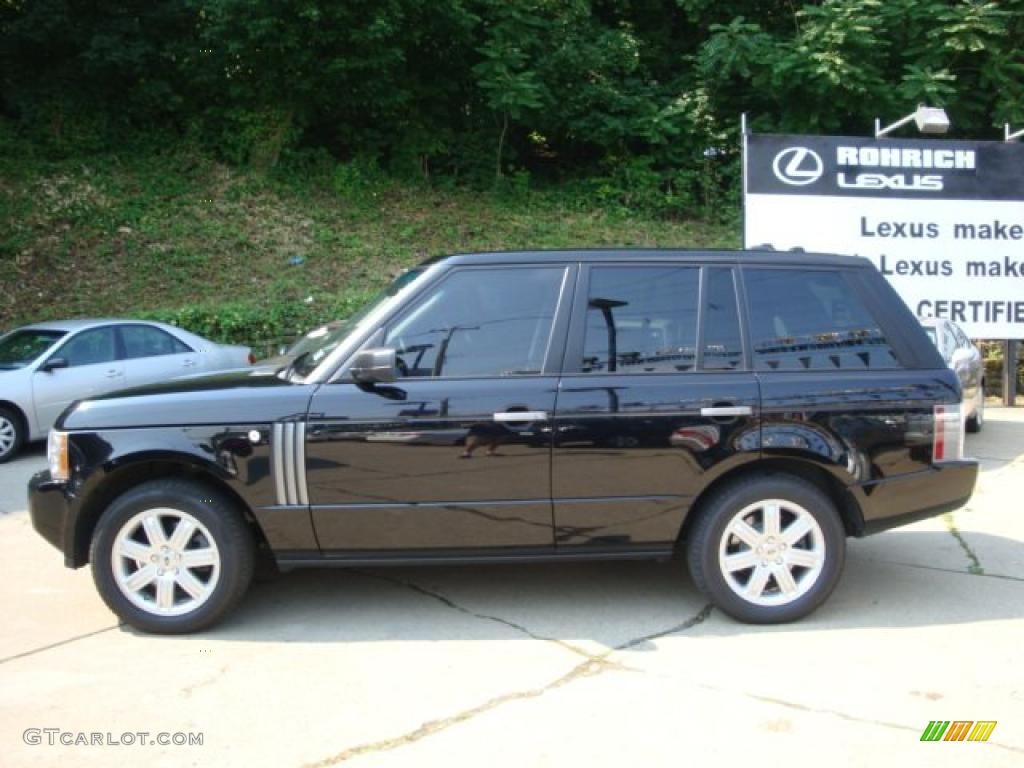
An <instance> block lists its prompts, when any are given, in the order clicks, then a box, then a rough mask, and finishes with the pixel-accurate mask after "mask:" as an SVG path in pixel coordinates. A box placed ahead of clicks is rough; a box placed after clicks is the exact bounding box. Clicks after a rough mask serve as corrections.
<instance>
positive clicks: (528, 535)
mask: <svg viewBox="0 0 1024 768" xmlns="http://www.w3.org/2000/svg"><path fill="white" fill-rule="evenodd" d="M572 271H573V270H572V269H571V268H568V267H565V266H561V265H537V266H523V267H507V268H462V269H456V270H453V271H452V272H451V273H449V274H448V275H447V276H445V277H444V278H443V279H442V280H441V281H440V282H439V283H436V284H434V285H433V286H431V287H429V288H427V289H426V291H425V293H424V294H423V295H422V296H421V297H419V298H417V299H416V300H414V301H413V302H412V304H411V306H410V307H408V308H407V309H405V310H404V311H403V312H402V313H401V314H400V315H399V316H398V317H397V318H395V319H394V320H392V321H391V322H389V323H388V327H386V328H383V329H381V331H380V332H379V333H378V334H375V337H374V339H375V341H374V345H377V344H378V343H379V344H382V345H383V346H388V347H393V348H395V349H396V350H397V352H398V359H399V368H400V371H401V375H400V377H399V378H398V380H397V381H395V382H394V383H392V384H388V385H375V386H373V387H362V388H361V387H360V386H357V385H356V384H354V383H352V382H344V381H343V382H338V383H332V384H326V385H324V386H322V387H321V388H320V389H319V390H318V391H317V393H316V394H315V395H314V397H313V400H312V402H311V404H310V412H309V419H308V426H307V432H308V444H307V446H306V468H307V484H308V493H309V503H310V505H311V509H312V515H313V523H314V525H315V528H316V533H317V538H318V539H319V542H320V547H321V549H322V550H323V551H324V553H325V554H336V555H345V554H359V553H362V554H369V553H387V552H389V551H396V552H397V551H399V550H400V551H402V552H408V551H414V550H418V551H419V552H421V553H423V554H424V555H431V554H437V555H443V554H444V553H446V552H449V551H454V550H459V551H461V552H465V551H467V550H493V549H494V548H499V547H500V548H510V549H516V550H518V551H535V550H536V551H547V552H550V551H551V550H552V548H553V536H552V522H551V484H550V477H551V428H550V425H551V416H552V414H553V412H554V408H555V396H556V389H557V383H558V378H557V371H556V370H554V366H556V365H557V363H558V362H559V361H560V359H561V346H562V341H563V340H562V339H561V338H559V336H560V335H561V336H564V330H565V325H566V323H567V320H566V319H565V318H564V316H565V315H566V309H562V310H560V309H559V307H560V304H561V297H562V294H563V293H564V292H565V291H566V290H567V289H568V288H567V286H570V285H571V281H570V280H569V279H568V278H569V277H570V273H571V272H572ZM559 318H562V319H561V320H560V319H559Z"/></svg>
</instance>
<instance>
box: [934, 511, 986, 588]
mask: <svg viewBox="0 0 1024 768" xmlns="http://www.w3.org/2000/svg"><path fill="white" fill-rule="evenodd" d="M965 509H966V507H965ZM942 520H943V522H944V523H945V524H946V529H947V530H948V531H949V532H950V534H951V535H952V536H953V538H954V539H956V541H957V543H958V544H959V545H960V549H962V550H963V551H964V554H965V555H967V560H968V564H967V572H968V573H970V574H971V575H973V576H984V575H985V569H984V568H982V567H981V561H980V560H979V559H978V556H977V555H976V554H974V550H972V549H971V548H970V546H969V545H968V544H967V541H966V540H965V539H964V537H963V534H962V533H960V529H959V528H957V527H956V521H955V520H954V519H953V513H952V512H947V513H946V514H944V515H943V516H942Z"/></svg>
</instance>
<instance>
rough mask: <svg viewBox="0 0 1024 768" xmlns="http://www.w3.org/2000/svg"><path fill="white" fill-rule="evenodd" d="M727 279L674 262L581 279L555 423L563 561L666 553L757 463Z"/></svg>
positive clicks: (748, 385) (753, 402)
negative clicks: (718, 494)
mask: <svg viewBox="0 0 1024 768" xmlns="http://www.w3.org/2000/svg"><path fill="white" fill-rule="evenodd" d="M733 272H734V270H733V269H732V268H731V267H728V266H725V265H723V266H710V267H704V268H701V267H700V266H697V265H691V264H687V263H685V262H683V263H679V264H650V265H641V264H638V265H629V266H626V265H622V266H617V265H607V266H605V265H595V266H593V267H591V268H590V269H589V270H585V271H584V273H583V274H582V275H581V281H580V282H581V286H580V290H579V291H577V299H576V302H575V304H576V307H575V311H574V313H573V329H572V331H571V334H570V337H569V344H568V348H567V351H566V361H565V367H566V373H565V375H564V376H563V378H562V380H561V384H560V388H559V394H558V408H557V410H556V415H555V443H554V458H553V464H552V477H553V496H554V503H555V534H556V545H557V547H558V548H559V549H560V550H569V549H579V550H581V551H583V550H588V549H590V550H600V551H611V550H623V551H624V550H631V551H644V550H656V551H666V552H667V551H668V550H669V549H670V548H671V547H672V545H673V543H674V541H675V539H676V537H677V536H678V534H679V531H680V527H681V525H682V523H683V520H684V518H685V515H686V513H687V511H688V510H689V508H690V506H691V504H692V502H693V500H694V498H695V497H696V495H697V494H698V493H699V492H700V491H701V490H702V489H703V488H705V487H706V486H707V485H708V484H709V483H710V482H711V481H712V480H713V478H714V477H716V476H717V475H719V474H721V473H722V472H723V471H725V470H727V469H728V468H730V467H732V466H736V465H738V464H740V463H743V462H745V461H749V460H752V459H754V458H756V457H757V455H758V451H759V445H758V441H759V431H758V421H757V416H758V413H757V412H758V407H759V395H758V384H757V381H756V380H755V378H754V375H753V373H751V372H750V370H749V366H748V365H747V364H746V361H745V356H744V350H743V343H742V334H741V330H740V328H741V326H740V322H739V316H738V311H737V306H738V305H737V292H736V286H735V278H734V274H733Z"/></svg>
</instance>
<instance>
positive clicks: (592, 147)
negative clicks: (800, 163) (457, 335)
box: [0, 0, 1024, 217]
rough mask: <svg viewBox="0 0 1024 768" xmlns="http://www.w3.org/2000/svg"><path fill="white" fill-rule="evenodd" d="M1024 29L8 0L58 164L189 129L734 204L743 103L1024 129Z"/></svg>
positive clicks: (852, 123)
mask: <svg viewBox="0 0 1024 768" xmlns="http://www.w3.org/2000/svg"><path fill="white" fill-rule="evenodd" d="M1021 40H1024V0H821V1H820V2H819V1H815V2H793V1H792V0H761V1H759V2H757V3H750V2H747V1H745V0H600V2H599V1H598V0H517V1H516V2H509V1H508V0H347V1H346V2H327V1H326V0H122V1H121V2H110V1H108V0H101V1H100V2H92V3H81V2H67V1H66V0H32V1H31V2H28V0H11V2H7V3H2V4H0V120H5V121H6V122H8V123H9V124H10V125H12V126H15V129H16V131H17V133H19V134H20V135H25V136H29V137H31V138H32V143H33V146H34V147H36V148H38V150H39V151H40V152H42V153H44V154H45V156H46V157H48V158H51V159H52V158H60V157H72V156H79V155H82V154H91V153H97V152H104V151H107V150H108V149H110V148H113V147H137V146H138V145H140V144H141V145H146V144H148V145H150V146H153V145H162V144H173V143H174V142H175V141H180V140H182V139H183V138H184V139H185V140H187V141H189V142H191V143H193V144H196V145H201V146H202V147H204V148H205V149H206V150H211V151H212V152H213V153H214V154H215V155H216V156H218V157H219V158H222V159H225V160H227V161H228V162H230V163H232V164H234V165H245V166H249V167H252V168H254V169H257V170H259V171H261V172H263V173H264V174H266V173H278V172H280V170H282V169H285V170H288V169H293V168H294V167H295V160H296V158H298V157H300V156H305V157H307V158H308V157H311V156H319V157H322V156H323V155H324V154H326V155H328V156H330V157H331V158H335V159H337V160H341V161H343V162H349V161H351V162H354V163H355V164H356V165H355V166H353V167H352V168H349V169H347V170H340V171H338V178H336V179H335V181H334V182H333V186H334V187H335V188H336V189H337V190H338V194H341V195H348V194H349V193H350V192H353V190H355V189H356V188H359V189H363V188H366V187H367V184H366V183H364V182H363V181H361V180H360V179H359V178H358V177H359V175H360V174H361V173H362V172H363V171H361V170H359V169H360V168H363V166H365V164H366V162H368V161H366V160H365V158H372V159H373V165H374V167H375V168H376V169H379V171H380V172H381V173H384V174H387V175H388V176H390V177H393V178H399V179H403V180H407V179H418V180H420V181H424V182H427V183H430V184H433V185H439V186H453V185H458V184H464V183H470V184H474V185H476V186H477V187H483V186H484V185H485V183H489V184H492V185H494V187H495V189H499V188H500V189H504V190H505V191H506V192H507V191H508V190H509V188H510V187H509V185H508V184H507V183H504V181H502V180H501V177H502V176H504V175H505V174H506V173H507V172H508V171H509V170H510V169H511V168H512V167H515V168H516V169H519V171H520V172H525V173H527V174H528V176H526V177H522V178H528V179H529V184H528V186H532V187H536V186H538V185H539V184H540V185H542V184H544V183H550V182H553V181H564V180H576V179H586V180H587V181H588V182H591V183H592V184H591V186H592V188H593V189H595V190H596V192H595V194H597V195H598V199H600V200H602V201H608V203H609V204H611V205H617V206H625V207H627V208H630V209H635V208H637V207H638V206H639V207H640V208H642V209H643V210H646V211H650V212H656V213H658V214H659V215H665V216H682V217H686V216H692V215H694V214H695V213H696V214H700V215H713V216H719V217H721V216H725V217H728V216H729V215H730V214H729V213H728V211H727V210H726V209H727V208H729V207H730V206H733V205H734V204H735V190H733V189H732V188H730V187H729V186H728V185H729V184H730V183H732V182H733V181H734V180H735V179H736V170H735V164H736V162H737V153H736V152H735V151H734V150H735V147H736V146H737V145H738V135H737V134H738V118H739V115H740V113H742V112H746V113H748V114H749V115H750V116H751V118H752V127H753V128H754V129H755V130H759V131H796V132H801V131H808V132H812V131H827V132H835V133H852V134H865V133H867V132H868V131H869V129H870V125H871V120H872V118H874V117H875V116H879V117H882V118H883V119H889V118H896V117H898V116H899V115H902V114H905V113H906V112H908V111H909V110H911V109H912V108H913V107H914V106H915V105H916V104H917V103H918V102H923V101H927V102H929V103H934V104H937V105H940V106H944V107H945V108H946V109H947V110H948V111H949V112H950V115H951V117H952V120H953V126H954V135H958V136H980V137H984V136H992V137H994V136H996V135H998V134H997V129H998V128H999V127H1000V126H1001V125H1002V123H1003V122H1004V121H1008V122H1011V123H1014V124H1021V123H1024V54H1022V49H1021V48H1020V41H1021ZM709 151H710V153H711V154H710V156H711V157H713V158H714V162H708V157H709V154H708V153H709ZM322 165H323V163H322V162H321V166H322ZM289 172H290V171H289ZM332 172H333V171H332ZM352 173H355V174H356V176H355V177H353V178H349V176H351V175H352ZM498 181H502V183H496V182H498ZM515 184H519V185H520V186H521V185H522V182H521V181H520V182H515ZM369 186H378V185H376V184H371V185H369ZM370 197H371V198H372V193H371V194H370ZM734 214H735V211H733V214H731V215H734Z"/></svg>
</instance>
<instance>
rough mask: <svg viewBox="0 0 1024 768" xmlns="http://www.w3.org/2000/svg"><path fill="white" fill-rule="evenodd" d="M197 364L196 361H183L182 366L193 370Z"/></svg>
mask: <svg viewBox="0 0 1024 768" xmlns="http://www.w3.org/2000/svg"><path fill="white" fill-rule="evenodd" d="M195 364H196V361H195V360H183V361H182V362H181V365H182V367H183V368H191V367H192V366H193V365H195Z"/></svg>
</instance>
